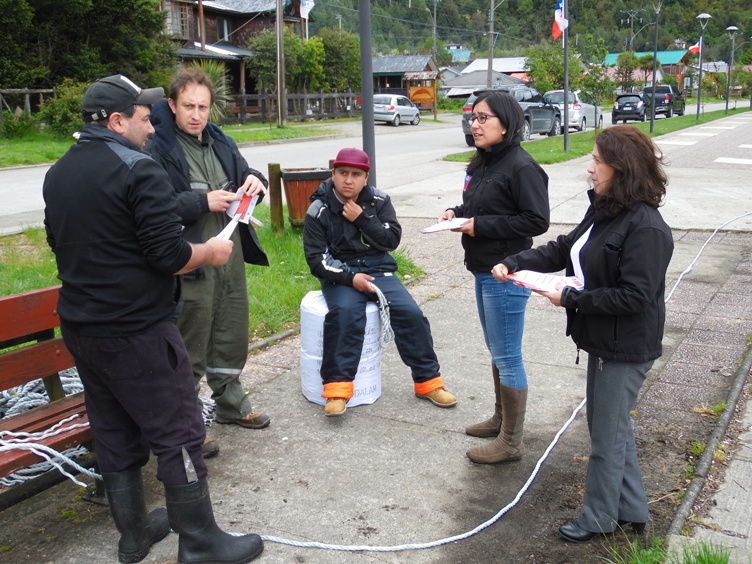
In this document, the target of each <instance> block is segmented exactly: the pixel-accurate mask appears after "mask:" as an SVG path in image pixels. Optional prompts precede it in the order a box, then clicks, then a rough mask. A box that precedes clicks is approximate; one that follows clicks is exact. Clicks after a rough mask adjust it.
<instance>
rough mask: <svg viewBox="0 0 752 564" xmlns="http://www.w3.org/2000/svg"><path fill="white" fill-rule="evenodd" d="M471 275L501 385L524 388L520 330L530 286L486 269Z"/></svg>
mask: <svg viewBox="0 0 752 564" xmlns="http://www.w3.org/2000/svg"><path fill="white" fill-rule="evenodd" d="M474 276H475V302H476V304H477V306H478V316H479V317H480V324H481V327H483V336H484V337H485V339H486V346H487V347H488V350H489V351H490V353H491V359H492V360H493V363H494V365H496V368H498V369H499V375H500V376H501V385H502V386H506V387H508V388H517V389H518V390H524V389H525V388H527V374H526V372H525V365H524V364H523V362H522V331H523V329H524V328H525V308H526V307H527V300H528V298H529V297H530V290H528V289H527V288H523V287H521V286H518V285H516V284H514V283H513V282H499V281H498V280H496V278H494V277H493V275H492V274H490V273H487V272H476V273H474Z"/></svg>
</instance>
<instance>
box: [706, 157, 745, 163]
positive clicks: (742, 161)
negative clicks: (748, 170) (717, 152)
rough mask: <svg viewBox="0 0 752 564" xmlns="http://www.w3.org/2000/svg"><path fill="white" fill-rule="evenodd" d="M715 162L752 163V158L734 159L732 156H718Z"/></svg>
mask: <svg viewBox="0 0 752 564" xmlns="http://www.w3.org/2000/svg"><path fill="white" fill-rule="evenodd" d="M715 162H717V163H726V164H743V165H752V159H732V158H731V157H718V158H717V159H716V160H715Z"/></svg>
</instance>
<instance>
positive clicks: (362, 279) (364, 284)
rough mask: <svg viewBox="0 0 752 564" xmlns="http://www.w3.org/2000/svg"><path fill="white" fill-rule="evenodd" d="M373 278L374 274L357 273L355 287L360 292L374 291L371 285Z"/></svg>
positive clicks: (354, 279)
mask: <svg viewBox="0 0 752 564" xmlns="http://www.w3.org/2000/svg"><path fill="white" fill-rule="evenodd" d="M371 280H373V276H369V275H368V274H364V273H363V272H358V273H357V274H356V275H355V278H353V288H355V289H356V290H357V291H358V292H363V293H366V292H370V293H373V290H371V285H370V284H369V282H370V281H371Z"/></svg>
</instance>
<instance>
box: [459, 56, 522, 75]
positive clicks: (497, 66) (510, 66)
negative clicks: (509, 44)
mask: <svg viewBox="0 0 752 564" xmlns="http://www.w3.org/2000/svg"><path fill="white" fill-rule="evenodd" d="M525 61H526V58H525V57H497V58H495V59H494V60H493V65H492V66H493V70H495V71H498V72H505V73H512V72H525ZM483 69H488V59H475V60H474V61H473V62H472V63H470V64H469V65H467V66H466V67H465V68H464V70H463V71H462V72H463V73H469V72H474V71H477V70H483Z"/></svg>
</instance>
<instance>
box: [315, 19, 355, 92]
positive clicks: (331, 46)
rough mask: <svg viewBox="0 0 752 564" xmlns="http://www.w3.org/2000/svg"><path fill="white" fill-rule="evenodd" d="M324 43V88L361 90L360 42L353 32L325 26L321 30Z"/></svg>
mask: <svg viewBox="0 0 752 564" xmlns="http://www.w3.org/2000/svg"><path fill="white" fill-rule="evenodd" d="M319 37H320V38H321V41H322V42H323V44H324V53H325V55H326V56H325V60H326V65H325V67H324V76H325V81H324V90H327V91H330V92H331V91H332V90H333V89H335V88H336V89H337V91H338V92H343V91H345V90H347V89H348V88H351V89H352V90H353V91H356V92H357V91H358V90H360V42H359V40H358V36H357V35H354V34H352V33H347V32H344V31H343V32H340V31H339V30H335V29H329V28H324V29H322V30H321V31H319Z"/></svg>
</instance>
